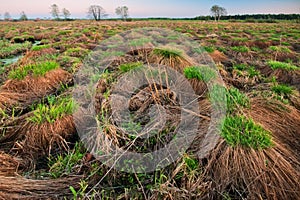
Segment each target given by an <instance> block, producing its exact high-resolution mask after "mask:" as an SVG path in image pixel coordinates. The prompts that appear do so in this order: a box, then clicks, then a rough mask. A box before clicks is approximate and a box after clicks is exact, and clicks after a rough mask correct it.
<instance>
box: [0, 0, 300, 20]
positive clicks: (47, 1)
mask: <svg viewBox="0 0 300 200" xmlns="http://www.w3.org/2000/svg"><path fill="white" fill-rule="evenodd" d="M0 2H1V7H0V14H1V18H3V14H4V13H5V12H9V13H10V15H11V16H12V17H13V18H18V17H19V16H20V13H21V12H22V11H24V12H25V13H26V14H27V16H28V17H29V18H37V17H39V18H49V17H51V14H50V6H51V5H52V4H57V5H58V6H59V8H60V10H61V9H63V8H66V9H68V10H69V11H70V12H71V17H73V18H86V17H87V9H88V7H89V6H90V5H100V6H102V7H103V8H104V9H105V10H106V12H107V14H108V15H109V16H108V17H109V18H115V17H117V16H116V14H115V8H116V7H118V6H124V5H125V6H127V7H128V8H129V15H130V17H137V18H140V17H141V18H142V17H145V18H146V17H179V18H180V17H196V16H201V15H210V12H209V10H210V8H211V6H213V5H215V4H217V5H220V6H223V7H225V8H226V9H227V11H228V14H229V15H235V14H280V13H283V14H292V13H293V14H299V13H300V0H286V1H281V0H261V1H259V0H252V1H247V2H245V1H235V0H216V1H205V0H187V1H181V0H151V1H146V0H114V1H108V0H102V1H99V0H98V1H95V0H87V1H83V0H44V1H34V0H27V1H21V0H10V1H4V0H1V1H0Z"/></svg>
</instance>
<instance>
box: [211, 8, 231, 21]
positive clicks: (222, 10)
mask: <svg viewBox="0 0 300 200" xmlns="http://www.w3.org/2000/svg"><path fill="white" fill-rule="evenodd" d="M210 12H211V13H212V14H213V16H214V18H215V21H217V20H218V21H219V20H220V19H221V16H225V15H227V11H226V9H225V8H224V7H221V6H218V5H214V6H212V7H211V9H210Z"/></svg>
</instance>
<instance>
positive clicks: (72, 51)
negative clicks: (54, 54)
mask: <svg viewBox="0 0 300 200" xmlns="http://www.w3.org/2000/svg"><path fill="white" fill-rule="evenodd" d="M89 52H90V51H89V50H88V49H83V48H81V47H76V48H69V49H67V50H66V51H65V52H64V55H66V56H71V57H78V58H81V59H83V58H84V57H85V56H87V55H88V54H89Z"/></svg>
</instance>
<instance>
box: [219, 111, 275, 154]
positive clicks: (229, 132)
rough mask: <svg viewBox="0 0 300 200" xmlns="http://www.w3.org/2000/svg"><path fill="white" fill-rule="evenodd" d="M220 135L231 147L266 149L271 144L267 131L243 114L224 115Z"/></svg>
mask: <svg viewBox="0 0 300 200" xmlns="http://www.w3.org/2000/svg"><path fill="white" fill-rule="evenodd" d="M221 136H222V137H223V138H224V139H225V141H226V142H227V143H228V144H229V145H231V146H233V147H235V146H244V147H249V148H253V149H266V148H269V147H271V146H272V145H273V142H272V137H271V134H270V132H269V131H267V130H265V129H264V128H263V127H261V126H260V125H258V124H255V123H254V122H253V120H252V119H247V118H246V117H243V116H234V117H231V116H228V117H226V118H225V120H224V125H223V128H222V132H221Z"/></svg>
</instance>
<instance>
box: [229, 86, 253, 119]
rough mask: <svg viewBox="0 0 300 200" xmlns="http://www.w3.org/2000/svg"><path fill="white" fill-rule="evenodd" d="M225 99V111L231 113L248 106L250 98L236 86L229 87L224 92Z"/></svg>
mask: <svg viewBox="0 0 300 200" xmlns="http://www.w3.org/2000/svg"><path fill="white" fill-rule="evenodd" d="M226 100H227V112H229V113H233V112H235V111H237V109H241V108H249V107H250V100H249V98H248V97H247V96H246V95H245V94H243V93H241V92H240V91H239V90H238V89H237V88H234V87H232V88H230V89H229V90H228V91H227V93H226Z"/></svg>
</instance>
